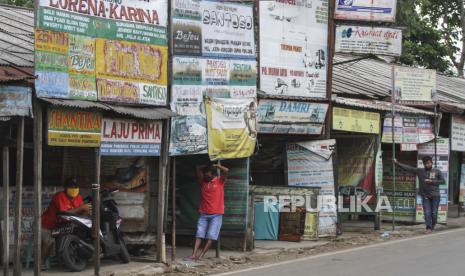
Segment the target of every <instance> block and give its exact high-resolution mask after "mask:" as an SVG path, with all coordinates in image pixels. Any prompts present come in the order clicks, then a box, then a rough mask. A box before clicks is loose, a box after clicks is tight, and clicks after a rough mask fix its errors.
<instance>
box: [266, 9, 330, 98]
mask: <svg viewBox="0 0 465 276" xmlns="http://www.w3.org/2000/svg"><path fill="white" fill-rule="evenodd" d="M259 5H260V6H259V11H260V85H261V87H260V89H261V90H263V91H264V92H265V93H268V94H273V95H285V96H301V97H308V98H326V75H327V74H326V71H327V56H328V45H327V42H328V1H327V0H315V1H281V0H273V1H259Z"/></svg>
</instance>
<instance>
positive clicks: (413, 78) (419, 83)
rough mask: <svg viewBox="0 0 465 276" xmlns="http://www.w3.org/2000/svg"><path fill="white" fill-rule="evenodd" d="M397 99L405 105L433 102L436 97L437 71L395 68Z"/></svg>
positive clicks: (394, 77)
mask: <svg viewBox="0 0 465 276" xmlns="http://www.w3.org/2000/svg"><path fill="white" fill-rule="evenodd" d="M392 77H393V79H394V86H395V92H396V94H395V97H396V100H399V101H401V102H404V103H408V102H431V101H432V100H433V99H434V98H435V97H436V71H435V70H426V69H418V68H413V67H401V66H394V75H393V76H392Z"/></svg>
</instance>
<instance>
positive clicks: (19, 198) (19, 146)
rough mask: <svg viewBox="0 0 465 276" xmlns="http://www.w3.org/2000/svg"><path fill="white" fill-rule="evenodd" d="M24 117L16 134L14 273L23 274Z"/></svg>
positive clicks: (18, 275)
mask: <svg viewBox="0 0 465 276" xmlns="http://www.w3.org/2000/svg"><path fill="white" fill-rule="evenodd" d="M23 156H24V117H21V118H19V120H18V131H17V135H16V204H15V255H14V261H13V275H15V276H21V266H22V263H21V232H22V231H21V224H22V213H21V207H22V205H23Z"/></svg>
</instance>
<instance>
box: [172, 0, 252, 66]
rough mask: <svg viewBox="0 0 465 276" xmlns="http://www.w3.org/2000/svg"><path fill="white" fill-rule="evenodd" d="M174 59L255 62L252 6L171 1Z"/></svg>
mask: <svg viewBox="0 0 465 276" xmlns="http://www.w3.org/2000/svg"><path fill="white" fill-rule="evenodd" d="M172 14H173V32H172V38H173V53H174V54H175V55H190V56H205V57H221V58H245V59H255V39H254V37H255V36H254V35H255V33H254V21H253V6H252V5H249V4H239V3H228V2H217V1H195V0H176V1H173V6H172Z"/></svg>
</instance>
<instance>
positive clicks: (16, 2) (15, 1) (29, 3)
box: [5, 0, 34, 9]
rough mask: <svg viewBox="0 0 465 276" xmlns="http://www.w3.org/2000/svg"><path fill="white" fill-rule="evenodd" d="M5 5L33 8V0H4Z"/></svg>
mask: <svg viewBox="0 0 465 276" xmlns="http://www.w3.org/2000/svg"><path fill="white" fill-rule="evenodd" d="M5 4H8V5H11V6H18V7H24V8H31V9H32V8H34V1H33V0H6V2H5Z"/></svg>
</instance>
